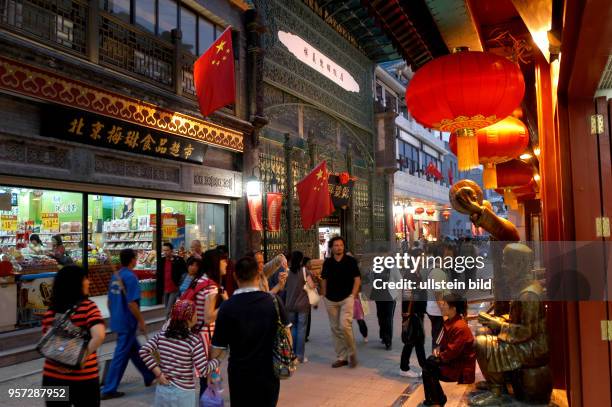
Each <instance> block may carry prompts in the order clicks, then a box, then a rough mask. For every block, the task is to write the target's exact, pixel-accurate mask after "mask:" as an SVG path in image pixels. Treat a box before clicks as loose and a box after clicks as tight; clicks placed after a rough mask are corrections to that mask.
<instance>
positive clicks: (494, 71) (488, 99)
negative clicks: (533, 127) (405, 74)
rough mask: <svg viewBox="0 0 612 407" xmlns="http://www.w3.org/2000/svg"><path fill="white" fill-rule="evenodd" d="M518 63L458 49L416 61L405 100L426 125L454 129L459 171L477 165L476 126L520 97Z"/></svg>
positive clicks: (511, 106) (521, 83)
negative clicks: (420, 62)
mask: <svg viewBox="0 0 612 407" xmlns="http://www.w3.org/2000/svg"><path fill="white" fill-rule="evenodd" d="M524 93H525V81H524V79H523V74H522V73H521V70H520V68H519V66H518V65H517V64H515V63H513V62H510V61H509V60H507V59H506V58H504V57H501V56H499V55H495V54H492V53H487V52H471V51H466V52H458V53H455V54H451V55H445V56H443V57H440V58H436V59H434V60H433V61H431V62H429V63H427V64H426V65H424V66H423V67H421V68H420V69H419V70H418V71H417V72H416V73H415V75H414V77H413V78H412V80H411V81H410V83H409V84H408V87H407V89H406V104H407V106H408V109H409V110H410V114H411V115H412V116H413V117H414V119H415V120H416V121H417V122H419V123H420V124H422V125H423V126H425V127H429V128H433V129H436V130H440V131H448V132H451V133H456V134H457V136H458V143H457V144H458V145H457V149H458V151H457V161H458V168H459V170H460V171H466V170H469V169H472V168H475V167H477V166H478V141H477V139H476V137H475V135H476V134H475V132H476V130H478V129H481V128H483V127H487V126H490V125H492V124H494V123H497V122H498V121H500V120H502V119H503V118H504V117H506V116H509V115H510V114H511V113H512V111H513V110H514V109H515V108H516V106H518V105H519V104H520V102H521V100H522V99H523V94H524Z"/></svg>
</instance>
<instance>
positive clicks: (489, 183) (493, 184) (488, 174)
mask: <svg viewBox="0 0 612 407" xmlns="http://www.w3.org/2000/svg"><path fill="white" fill-rule="evenodd" d="M482 181H483V183H484V187H485V188H486V189H495V188H497V170H496V169H495V164H494V163H486V164H485V165H484V172H483V174H482Z"/></svg>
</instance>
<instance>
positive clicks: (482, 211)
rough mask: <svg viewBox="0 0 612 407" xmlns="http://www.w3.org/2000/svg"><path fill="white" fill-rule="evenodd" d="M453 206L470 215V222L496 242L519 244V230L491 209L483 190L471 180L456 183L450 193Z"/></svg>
mask: <svg viewBox="0 0 612 407" xmlns="http://www.w3.org/2000/svg"><path fill="white" fill-rule="evenodd" d="M449 200H450V203H451V206H452V207H453V208H454V209H455V210H456V211H458V212H461V213H463V214H466V215H470V220H471V221H472V223H473V224H474V225H476V226H479V227H481V228H483V229H484V230H486V231H487V232H489V233H490V234H491V236H493V237H494V238H495V239H496V240H500V241H504V242H517V241H519V240H520V237H519V233H518V230H517V229H516V227H515V226H514V225H513V224H512V222H510V221H508V220H507V219H504V218H500V217H499V216H497V215H496V214H495V213H494V212H493V211H492V209H491V204H490V203H489V202H488V201H485V200H483V194H482V189H480V186H478V184H477V183H475V182H474V181H471V180H469V179H462V180H461V181H459V182H457V183H455V184H454V185H453V186H452V187H451V189H450V191H449Z"/></svg>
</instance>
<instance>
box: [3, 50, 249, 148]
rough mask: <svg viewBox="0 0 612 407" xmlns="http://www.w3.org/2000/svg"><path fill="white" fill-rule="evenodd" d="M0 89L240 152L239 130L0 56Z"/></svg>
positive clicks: (242, 143) (241, 136)
mask: <svg viewBox="0 0 612 407" xmlns="http://www.w3.org/2000/svg"><path fill="white" fill-rule="evenodd" d="M0 90H3V91H6V92H9V93H14V94H19V95H23V96H27V97H31V98H35V99H38V100H41V101H45V102H51V103H57V104H61V105H65V106H68V107H73V108H77V109H81V110H85V111H88V112H92V113H96V114H101V115H104V116H108V117H112V118H115V119H119V120H123V121H126V122H130V123H134V124H137V125H139V126H144V127H148V128H151V129H155V130H160V131H164V132H167V133H170V134H174V135H176V136H180V137H184V138H187V139H190V140H195V141H199V142H202V143H206V144H209V145H213V146H215V147H219V148H222V149H226V150H231V151H237V152H242V151H243V149H244V140H243V138H244V136H243V133H241V132H240V131H236V130H234V129H231V128H229V127H224V126H221V125H218V124H215V123H212V122H209V121H206V120H202V119H199V118H196V117H193V116H189V115H186V114H183V113H180V112H174V111H171V110H167V109H163V108H160V107H158V106H155V105H152V104H150V103H146V102H143V101H141V100H138V99H135V98H130V97H127V96H122V95H119V94H116V93H113V92H109V91H106V90H104V89H101V88H98V87H95V86H93V85H89V84H87V83H84V82H81V81H76V80H72V79H68V78H66V77H63V76H60V75H58V74H56V73H54V72H51V71H47V70H44V69H41V68H37V67H33V66H29V65H26V64H23V63H21V62H17V61H14V60H11V59H8V58H4V57H0Z"/></svg>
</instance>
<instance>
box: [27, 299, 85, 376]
mask: <svg viewBox="0 0 612 407" xmlns="http://www.w3.org/2000/svg"><path fill="white" fill-rule="evenodd" d="M78 305H79V304H76V305H75V306H74V307H72V308H70V309H69V310H68V311H66V312H65V313H64V314H61V315H56V316H55V321H54V322H53V326H52V327H51V329H49V331H47V333H46V334H45V335H43V337H42V338H41V340H40V341H39V342H38V344H37V345H36V350H38V352H39V353H40V354H41V355H43V356H44V357H45V358H46V359H49V360H51V361H53V362H55V363H58V364H60V365H62V366H65V367H68V368H70V369H80V368H81V367H82V366H83V363H84V362H85V357H86V356H85V354H86V353H87V345H89V341H90V339H91V335H90V334H89V331H88V330H87V329H84V328H81V327H78V326H76V325H74V324H73V323H72V321H71V320H70V316H71V315H72V314H74V312H75V311H76V309H77V307H78Z"/></svg>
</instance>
